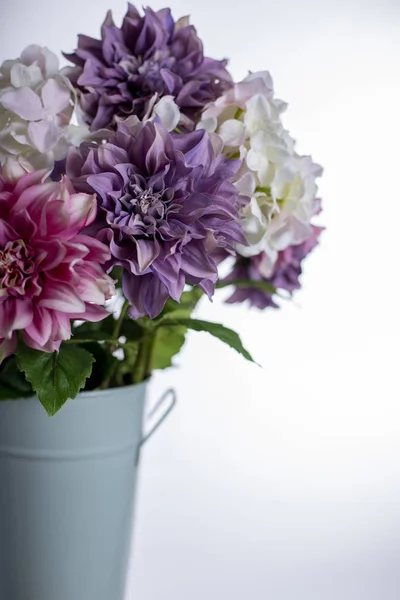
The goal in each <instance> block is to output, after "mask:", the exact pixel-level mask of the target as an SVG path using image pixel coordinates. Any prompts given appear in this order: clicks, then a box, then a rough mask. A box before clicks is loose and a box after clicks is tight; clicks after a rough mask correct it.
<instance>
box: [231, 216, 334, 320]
mask: <svg viewBox="0 0 400 600" xmlns="http://www.w3.org/2000/svg"><path fill="white" fill-rule="evenodd" d="M312 227H313V233H312V235H311V236H310V237H309V238H308V239H307V240H306V241H305V242H303V243H302V244H298V245H297V246H289V247H288V248H286V249H285V250H282V251H281V252H279V254H278V260H277V262H276V264H275V268H274V272H273V273H272V275H271V276H270V277H264V275H263V270H264V265H265V267H266V268H267V269H268V268H269V263H268V262H267V261H266V255H265V253H264V252H262V253H261V254H258V255H257V256H251V257H250V258H245V257H243V256H239V257H238V258H237V260H236V263H235V265H234V268H233V270H232V272H231V273H230V274H229V276H228V277H227V278H226V279H225V280H224V281H225V282H229V281H232V282H234V281H254V282H261V281H264V282H266V283H269V284H270V285H271V286H273V287H274V288H275V289H276V290H279V289H280V290H285V291H287V292H289V294H293V292H294V291H295V290H298V289H299V288H300V281H299V278H300V275H301V274H302V262H303V260H304V259H305V257H306V256H307V255H308V254H309V253H310V252H311V251H312V250H313V249H314V248H315V246H316V245H317V244H318V238H319V235H320V233H321V231H323V227H316V226H315V225H313V226H312ZM246 300H249V302H250V305H251V306H255V307H257V308H260V309H264V308H269V307H271V308H279V306H278V304H276V302H275V299H274V295H273V294H272V293H269V292H268V291H266V290H263V289H261V288H259V287H252V286H251V285H250V286H249V287H237V288H236V289H235V291H234V292H233V294H232V296H231V297H230V298H228V300H227V302H228V303H229V304H235V303H237V302H245V301H246Z"/></svg>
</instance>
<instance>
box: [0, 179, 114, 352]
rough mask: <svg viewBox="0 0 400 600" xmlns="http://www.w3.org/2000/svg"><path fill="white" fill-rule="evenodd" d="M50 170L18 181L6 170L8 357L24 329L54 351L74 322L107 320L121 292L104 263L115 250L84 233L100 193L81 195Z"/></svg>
mask: <svg viewBox="0 0 400 600" xmlns="http://www.w3.org/2000/svg"><path fill="white" fill-rule="evenodd" d="M47 174H48V171H35V172H33V173H29V174H26V175H23V176H22V177H21V178H20V179H19V180H18V181H17V182H16V183H15V182H10V181H8V180H7V179H5V177H4V174H3V173H1V172H0V361H1V360H3V359H4V358H5V357H6V356H9V355H10V354H12V353H13V352H14V351H15V349H16V344H17V334H16V332H17V331H18V330H22V337H23V340H24V342H25V343H26V344H27V345H28V346H30V347H31V348H35V349H37V350H43V351H45V352H52V351H54V350H58V349H59V347H60V344H61V342H62V341H63V340H67V339H69V338H70V337H71V321H72V320H74V319H82V320H85V321H100V320H101V319H103V318H104V317H106V316H107V315H108V313H107V311H106V310H105V309H104V308H102V307H101V305H102V304H104V302H105V300H107V299H109V298H110V297H111V295H112V294H113V291H114V288H113V283H112V280H111V279H110V278H109V277H108V276H107V275H106V274H105V272H104V270H103V268H102V267H101V265H102V264H103V263H104V262H105V261H107V260H109V258H110V252H109V250H108V248H107V247H106V246H105V245H104V244H102V243H100V242H99V241H97V240H95V239H92V238H91V237H88V236H87V235H82V234H81V233H80V232H81V230H82V229H83V228H84V227H86V226H87V225H89V224H90V223H92V221H93V220H94V218H95V216H96V197H95V196H94V195H93V196H91V195H88V194H78V193H76V192H75V190H74V189H73V187H72V185H71V183H70V182H69V180H68V179H66V178H64V179H62V180H61V181H60V182H57V183H56V182H52V181H49V182H47V181H45V178H46V176H47Z"/></svg>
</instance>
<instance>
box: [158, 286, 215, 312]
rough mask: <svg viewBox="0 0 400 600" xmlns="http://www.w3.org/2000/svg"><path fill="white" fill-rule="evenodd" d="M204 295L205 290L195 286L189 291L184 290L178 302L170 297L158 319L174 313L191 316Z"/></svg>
mask: <svg viewBox="0 0 400 600" xmlns="http://www.w3.org/2000/svg"><path fill="white" fill-rule="evenodd" d="M203 296H204V292H203V290H202V289H201V288H199V287H197V286H196V287H193V288H192V289H191V290H189V291H187V292H183V294H182V296H181V299H180V302H176V301H175V300H172V299H171V298H169V299H168V300H167V302H166V303H165V307H164V310H163V312H162V313H161V316H160V317H159V318H158V319H156V321H160V320H163V319H164V318H166V317H167V318H168V317H170V316H171V315H172V314H173V315H174V317H178V316H179V317H181V318H189V317H190V315H191V314H192V312H193V310H194V309H195V308H196V306H197V304H198V302H199V300H200V299H201V298H202V297H203Z"/></svg>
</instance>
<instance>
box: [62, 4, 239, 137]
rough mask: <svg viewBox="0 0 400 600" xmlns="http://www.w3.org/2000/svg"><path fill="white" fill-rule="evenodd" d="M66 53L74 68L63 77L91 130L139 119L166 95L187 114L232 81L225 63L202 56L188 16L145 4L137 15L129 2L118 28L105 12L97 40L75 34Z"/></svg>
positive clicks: (217, 94)
mask: <svg viewBox="0 0 400 600" xmlns="http://www.w3.org/2000/svg"><path fill="white" fill-rule="evenodd" d="M65 56H66V57H67V58H68V59H69V60H71V62H73V63H74V64H75V65H76V67H77V68H72V69H70V72H69V75H68V76H69V77H70V79H71V81H72V83H73V84H74V85H75V86H76V87H77V88H78V89H79V90H80V103H81V107H82V110H83V112H84V115H85V118H86V121H87V123H88V124H90V125H91V128H92V130H96V129H100V128H103V127H110V126H111V125H113V124H115V119H116V118H118V117H119V118H126V117H128V116H130V115H136V116H138V117H139V118H140V119H142V118H143V117H144V115H145V114H146V113H147V112H148V110H149V108H151V106H152V104H154V102H155V101H156V100H157V99H158V98H160V97H162V96H165V95H171V96H173V97H174V99H175V102H176V104H177V105H178V106H179V107H180V109H181V111H182V112H183V113H184V114H185V115H187V116H189V117H190V118H192V117H194V116H195V115H196V113H199V112H200V111H201V109H202V108H203V107H204V106H205V105H206V104H207V103H208V102H213V101H214V100H216V99H217V98H218V97H219V96H220V95H221V94H222V93H223V92H224V91H225V90H226V89H227V88H228V87H230V86H231V85H232V83H231V76H230V75H229V73H228V71H227V70H226V68H225V67H226V64H227V61H226V60H214V59H212V58H206V57H205V56H204V54H203V44H202V42H201V40H200V38H199V37H198V35H197V33H196V30H195V28H194V27H193V26H191V25H188V24H187V19H181V20H180V21H178V22H177V23H175V22H174V20H173V18H172V15H171V11H170V9H169V8H165V9H163V10H159V11H157V12H154V11H153V10H152V9H151V8H145V9H144V16H143V17H142V16H141V15H140V14H139V12H138V11H137V10H136V8H135V7H134V6H132V5H131V4H128V12H127V13H126V15H125V17H124V20H123V23H122V27H120V28H119V27H117V26H116V25H115V24H114V21H113V19H112V15H111V12H108V14H107V16H106V19H105V21H104V23H103V26H102V30H101V40H97V39H94V38H91V37H88V36H85V35H80V36H79V40H78V48H77V49H76V50H75V52H73V53H72V54H65Z"/></svg>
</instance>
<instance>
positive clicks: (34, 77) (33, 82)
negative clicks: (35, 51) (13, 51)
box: [10, 63, 43, 88]
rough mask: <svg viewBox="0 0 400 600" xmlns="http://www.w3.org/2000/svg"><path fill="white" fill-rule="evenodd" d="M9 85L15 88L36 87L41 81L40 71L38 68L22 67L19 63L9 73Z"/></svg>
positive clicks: (32, 66)
mask: <svg viewBox="0 0 400 600" xmlns="http://www.w3.org/2000/svg"><path fill="white" fill-rule="evenodd" d="M10 79H11V84H12V85H13V86H14V87H16V88H20V87H24V86H26V87H30V88H34V87H36V86H37V85H38V84H39V83H40V82H41V81H42V79H43V77H42V71H41V70H40V68H39V67H38V66H37V65H35V64H33V65H29V66H26V65H23V64H21V63H15V64H14V65H13V66H12V68H11V72H10Z"/></svg>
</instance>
